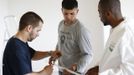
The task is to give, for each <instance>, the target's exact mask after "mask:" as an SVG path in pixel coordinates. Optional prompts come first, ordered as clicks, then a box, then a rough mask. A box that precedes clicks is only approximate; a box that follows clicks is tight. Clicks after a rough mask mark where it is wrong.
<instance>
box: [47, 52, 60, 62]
mask: <svg viewBox="0 0 134 75" xmlns="http://www.w3.org/2000/svg"><path fill="white" fill-rule="evenodd" d="M60 56H61V52H60V51H57V50H56V51H54V52H52V55H51V57H50V59H49V64H54V63H55V61H56V59H58V58H59V57H60Z"/></svg>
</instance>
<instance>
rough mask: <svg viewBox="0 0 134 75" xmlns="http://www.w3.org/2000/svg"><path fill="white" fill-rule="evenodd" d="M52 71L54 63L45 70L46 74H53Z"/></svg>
mask: <svg viewBox="0 0 134 75" xmlns="http://www.w3.org/2000/svg"><path fill="white" fill-rule="evenodd" d="M52 72H53V66H52V65H48V66H46V67H45V68H44V70H43V74H44V75H52Z"/></svg>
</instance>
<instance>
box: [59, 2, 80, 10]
mask: <svg viewBox="0 0 134 75" xmlns="http://www.w3.org/2000/svg"><path fill="white" fill-rule="evenodd" d="M62 8H64V9H69V10H70V9H73V8H78V2H77V0H63V1H62Z"/></svg>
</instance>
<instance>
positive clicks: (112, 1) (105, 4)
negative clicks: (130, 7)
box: [99, 0, 121, 14]
mask: <svg viewBox="0 0 134 75" xmlns="http://www.w3.org/2000/svg"><path fill="white" fill-rule="evenodd" d="M99 6H100V7H101V8H102V9H103V10H106V11H111V12H112V13H116V14H117V13H119V12H120V13H121V9H120V1H119V0H100V2H99Z"/></svg>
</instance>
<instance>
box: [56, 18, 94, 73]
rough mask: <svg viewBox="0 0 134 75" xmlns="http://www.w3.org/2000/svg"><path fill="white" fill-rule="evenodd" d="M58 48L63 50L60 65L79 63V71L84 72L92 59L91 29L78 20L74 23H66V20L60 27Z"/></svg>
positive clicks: (67, 65) (68, 65) (68, 66)
mask: <svg viewBox="0 0 134 75" xmlns="http://www.w3.org/2000/svg"><path fill="white" fill-rule="evenodd" d="M58 34H59V35H58V44H57V49H58V50H60V51H61V54H62V56H61V57H60V58H59V65H60V66H64V67H67V68H70V67H71V65H73V64H77V71H78V72H80V73H84V72H85V70H86V68H87V66H88V65H89V64H90V62H91V60H92V48H91V44H90V33H89V31H88V30H87V29H86V28H85V27H84V26H83V25H82V24H81V23H80V21H79V20H76V22H75V23H73V24H72V25H68V26H67V25H65V24H64V20H62V21H61V22H60V24H59V28H58Z"/></svg>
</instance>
